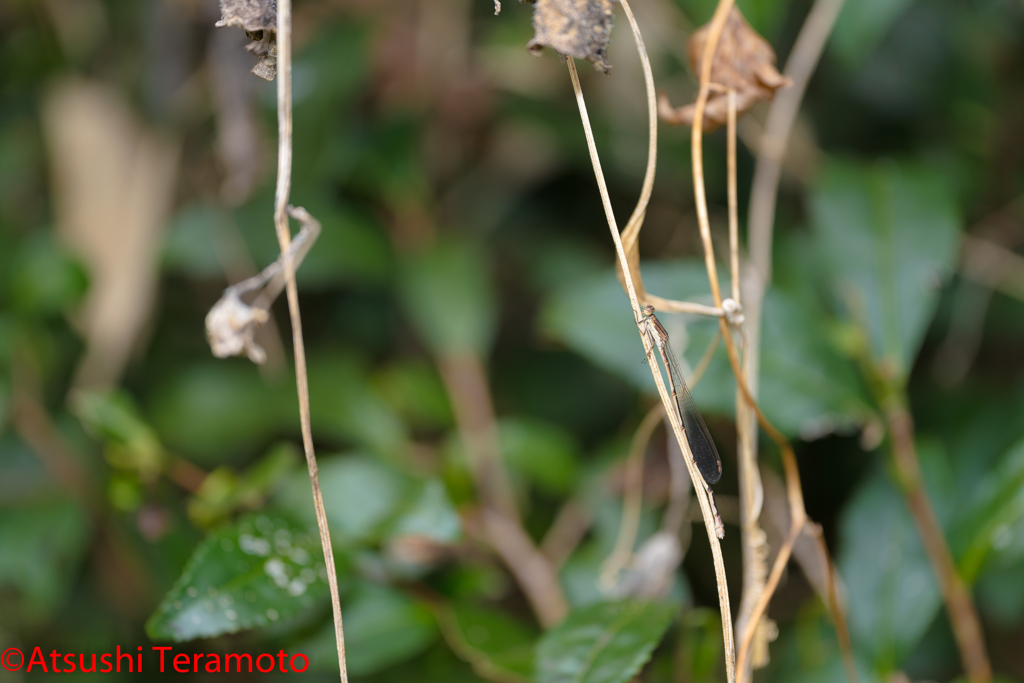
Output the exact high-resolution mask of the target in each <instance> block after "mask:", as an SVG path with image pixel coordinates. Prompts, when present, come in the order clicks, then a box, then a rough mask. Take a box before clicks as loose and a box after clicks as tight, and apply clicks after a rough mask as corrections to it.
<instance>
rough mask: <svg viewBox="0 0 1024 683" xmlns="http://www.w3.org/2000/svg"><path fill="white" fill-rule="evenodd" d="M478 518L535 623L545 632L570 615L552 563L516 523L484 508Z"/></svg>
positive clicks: (515, 520) (498, 512) (493, 510)
mask: <svg viewBox="0 0 1024 683" xmlns="http://www.w3.org/2000/svg"><path fill="white" fill-rule="evenodd" d="M481 514H482V516H483V523H484V529H485V530H486V532H487V540H488V542H489V543H490V544H491V547H493V548H494V549H495V550H496V551H497V553H498V555H499V556H501V559H502V560H503V561H504V562H505V565H506V566H508V568H509V570H511V572H512V574H513V575H514V576H515V578H516V582H517V583H518V584H519V586H520V587H521V588H522V589H523V593H524V594H525V595H526V599H527V600H529V602H530V606H531V607H532V608H533V612H534V614H536V615H537V620H538V621H540V623H541V625H542V626H544V627H545V628H550V627H552V626H555V625H557V624H558V623H560V622H561V621H562V620H563V619H564V618H565V615H567V614H568V613H569V604H568V603H567V602H566V601H565V596H564V595H563V594H562V587H561V585H560V584H559V583H558V577H557V576H556V575H555V573H554V571H552V569H551V563H550V562H548V559H547V558H546V557H544V555H543V554H541V552H540V551H539V550H537V546H535V545H534V544H533V540H532V539H531V538H530V537H529V535H527V533H526V530H524V529H523V526H522V524H520V523H519V520H518V519H514V518H510V517H508V515H506V514H504V513H502V512H501V511H500V510H498V509H496V508H487V507H485V508H483V510H482V511H481Z"/></svg>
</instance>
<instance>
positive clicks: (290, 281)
mask: <svg viewBox="0 0 1024 683" xmlns="http://www.w3.org/2000/svg"><path fill="white" fill-rule="evenodd" d="M291 10H292V7H291V0H278V3H277V59H278V77H277V134H278V152H277V189H276V192H275V193H274V227H275V228H276V231H277V241H278V244H279V245H280V247H281V254H282V256H283V257H284V273H285V290H286V294H287V297H288V312H289V314H290V315H291V324H292V344H293V346H294V353H295V384H296V389H297V390H298V394H299V419H300V421H301V424H302V447H303V450H304V451H305V454H306V467H307V468H308V469H309V480H310V483H311V485H312V487H313V507H314V508H315V509H316V523H317V527H318V529H319V531H320V545H321V546H322V547H323V551H324V562H325V563H326V565H327V582H328V584H329V586H330V591H331V607H332V610H333V612H334V633H335V639H336V642H337V647H338V668H339V670H340V673H341V681H342V683H348V670H347V667H346V666H345V633H344V630H343V628H342V622H341V600H340V598H339V597H338V576H337V573H336V570H335V567H334V550H333V548H332V547H331V534H330V531H329V530H328V528H327V515H326V513H325V511H324V497H323V494H322V493H321V491H320V478H319V476H318V468H317V464H316V454H315V453H314V452H313V430H312V426H311V425H310V417H309V378H308V376H307V374H306V350H305V346H304V345H303V341H302V317H301V315H300V313H299V290H298V287H297V286H296V284H295V266H294V264H293V263H292V254H291V250H290V246H291V230H290V228H289V225H288V213H289V207H288V196H289V194H290V193H291V174H292V64H291V57H292V55H291V53H292V46H291V42H292V11H291ZM291 213H292V215H293V216H294V217H295V218H296V219H298V220H300V221H301V220H302V219H303V218H308V214H306V212H305V210H304V209H298V210H292V211H291ZM303 222H305V221H303Z"/></svg>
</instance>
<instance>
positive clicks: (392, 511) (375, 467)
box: [278, 455, 413, 545]
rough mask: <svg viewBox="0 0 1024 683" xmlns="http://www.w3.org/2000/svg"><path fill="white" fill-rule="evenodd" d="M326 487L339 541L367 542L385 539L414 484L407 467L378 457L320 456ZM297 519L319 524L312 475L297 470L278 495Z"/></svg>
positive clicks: (334, 534)
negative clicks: (401, 470) (399, 467)
mask: <svg viewBox="0 0 1024 683" xmlns="http://www.w3.org/2000/svg"><path fill="white" fill-rule="evenodd" d="M318 462H319V466H320V490H321V491H322V492H323V496H324V506H325V508H326V511H327V521H328V523H329V525H330V528H331V536H332V537H333V538H334V541H335V543H340V544H343V545H352V544H363V543H370V542H373V541H375V540H379V539H380V538H381V536H382V535H383V533H384V530H385V529H386V527H387V524H388V523H389V522H390V521H391V520H392V519H393V518H394V517H395V515H396V514H397V513H398V511H399V510H400V509H401V507H402V505H403V504H404V503H405V502H406V500H407V496H408V495H409V493H410V492H411V490H412V488H413V487H412V484H411V482H410V481H409V480H408V479H407V478H406V477H405V476H404V475H402V474H401V473H399V472H397V471H395V470H393V469H391V468H390V467H389V466H388V465H386V464H385V463H383V462H381V461H380V460H377V459H375V458H371V457H367V456H361V455H348V456H343V457H324V456H321V457H320V458H318ZM278 503H279V504H281V505H283V506H284V507H285V509H287V510H288V511H289V512H290V513H291V514H292V515H293V516H295V517H296V518H297V519H301V520H304V521H305V522H306V523H307V524H308V525H309V528H314V525H315V524H316V517H315V516H314V513H313V494H312V492H311V490H310V484H309V476H308V475H307V474H306V473H305V472H302V473H296V474H295V475H294V476H293V477H292V480H291V481H290V482H289V483H288V485H287V487H286V488H285V489H284V491H282V494H281V496H280V497H279V498H278Z"/></svg>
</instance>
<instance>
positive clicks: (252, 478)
mask: <svg viewBox="0 0 1024 683" xmlns="http://www.w3.org/2000/svg"><path fill="white" fill-rule="evenodd" d="M298 461H299V454H298V450H297V449H296V448H295V446H293V445H291V444H289V443H283V444H280V445H278V446H277V447H275V448H273V449H272V450H271V451H270V452H269V453H268V454H267V455H266V456H264V457H263V458H262V459H261V460H259V461H258V462H257V463H256V464H254V465H253V466H252V467H250V468H249V469H248V470H247V471H246V472H245V473H243V474H241V475H236V474H235V472H234V471H233V470H231V469H229V468H227V467H218V468H217V469H215V470H213V471H212V472H210V473H209V474H208V475H207V476H206V478H205V479H204V480H203V483H202V485H201V486H200V487H199V491H197V492H196V495H195V496H194V497H193V498H192V500H190V501H189V503H188V513H189V517H191V518H192V520H193V521H195V522H196V523H197V524H199V525H201V526H210V525H211V524H213V523H214V522H216V521H219V520H221V519H223V518H224V517H226V516H227V515H229V514H231V513H232V512H234V511H235V510H236V509H238V508H240V507H241V508H247V509H249V510H255V509H258V508H259V507H261V506H262V504H263V500H264V499H265V498H266V497H267V495H268V494H269V493H270V492H271V491H272V490H273V489H275V488H277V487H279V486H281V485H282V484H283V483H284V482H285V481H286V480H287V477H288V475H289V474H291V472H292V471H293V470H295V468H296V465H297V464H298Z"/></svg>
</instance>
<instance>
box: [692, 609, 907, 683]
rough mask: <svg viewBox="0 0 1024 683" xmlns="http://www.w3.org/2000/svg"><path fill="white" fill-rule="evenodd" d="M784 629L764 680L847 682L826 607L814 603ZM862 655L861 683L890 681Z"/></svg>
mask: <svg viewBox="0 0 1024 683" xmlns="http://www.w3.org/2000/svg"><path fill="white" fill-rule="evenodd" d="M780 626H781V628H780V633H779V638H778V640H777V641H776V642H774V643H772V644H771V662H770V663H769V664H768V669H767V676H765V678H764V680H766V681H785V683H836V682H837V681H845V680H847V678H846V672H845V669H844V666H843V660H842V657H841V655H840V652H839V644H838V641H837V640H836V632H835V629H834V628H833V626H832V622H831V620H830V619H829V617H828V612H827V610H826V608H825V606H824V605H823V604H822V603H820V602H811V604H809V605H807V606H806V607H805V608H804V609H802V610H801V611H800V613H799V614H798V615H797V618H796V619H795V620H792V621H790V622H789V623H781V624H780ZM719 638H721V632H719ZM859 654H860V653H859V652H857V648H856V647H855V648H854V664H855V666H856V667H857V677H858V680H860V681H861V683H882V681H883V680H889V677H888V676H884V675H879V673H878V672H876V671H874V670H872V667H871V666H870V665H869V664H868V663H867V662H866V661H864V660H862V659H861V658H860V657H859ZM710 680H721V678H717V679H710ZM698 681H699V683H703V681H701V680H700V679H695V681H694V683H698Z"/></svg>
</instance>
